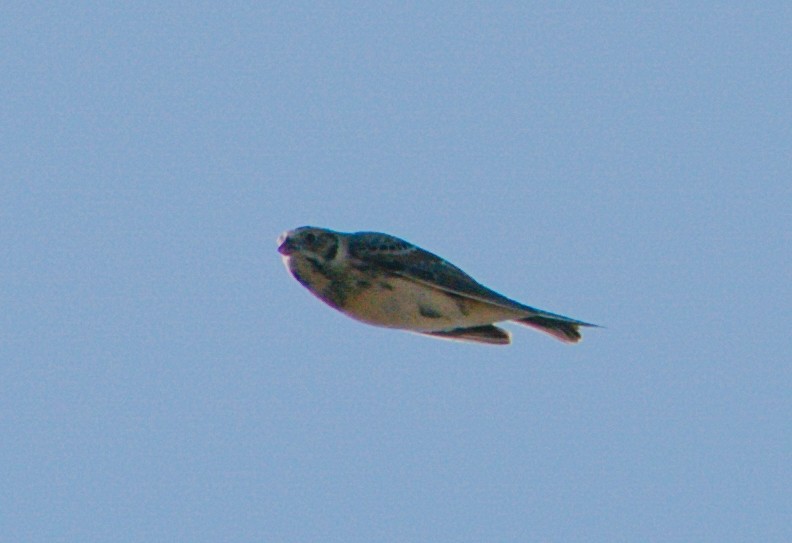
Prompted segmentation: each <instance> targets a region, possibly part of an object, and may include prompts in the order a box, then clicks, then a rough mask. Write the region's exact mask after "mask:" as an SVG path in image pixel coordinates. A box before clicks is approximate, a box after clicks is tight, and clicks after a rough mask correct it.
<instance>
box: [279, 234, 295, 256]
mask: <svg viewBox="0 0 792 543" xmlns="http://www.w3.org/2000/svg"><path fill="white" fill-rule="evenodd" d="M295 250H296V247H295V246H294V244H292V242H291V240H290V239H289V233H288V232H284V233H283V234H281V235H280V236H278V252H279V253H280V254H282V255H283V256H289V255H290V254H292V253H293V252H294V251H295Z"/></svg>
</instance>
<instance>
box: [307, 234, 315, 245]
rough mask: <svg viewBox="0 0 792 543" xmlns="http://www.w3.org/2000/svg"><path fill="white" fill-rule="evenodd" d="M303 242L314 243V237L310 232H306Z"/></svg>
mask: <svg viewBox="0 0 792 543" xmlns="http://www.w3.org/2000/svg"><path fill="white" fill-rule="evenodd" d="M305 241H306V242H307V243H309V244H310V243H313V242H314V241H316V235H314V234H312V233H311V232H308V233H307V234H305Z"/></svg>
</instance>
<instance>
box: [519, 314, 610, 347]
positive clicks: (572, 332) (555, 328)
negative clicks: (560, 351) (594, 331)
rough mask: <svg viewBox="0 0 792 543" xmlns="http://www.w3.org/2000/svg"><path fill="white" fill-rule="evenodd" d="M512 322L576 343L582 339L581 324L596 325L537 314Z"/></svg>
mask: <svg viewBox="0 0 792 543" xmlns="http://www.w3.org/2000/svg"><path fill="white" fill-rule="evenodd" d="M514 322H519V323H520V324H524V325H525V326H530V327H531V328H536V329H537V330H539V331H540V332H544V333H546V334H550V335H551V336H553V337H554V338H556V339H558V340H560V341H563V342H564V343H577V342H578V341H580V340H581V339H582V336H581V335H580V327H581V326H597V325H596V324H589V323H587V322H581V321H575V320H572V319H568V320H565V319H564V317H561V318H554V317H547V316H539V315H537V316H534V317H526V318H524V319H516V320H515V321H514Z"/></svg>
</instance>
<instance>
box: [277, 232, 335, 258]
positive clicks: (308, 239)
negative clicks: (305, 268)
mask: <svg viewBox="0 0 792 543" xmlns="http://www.w3.org/2000/svg"><path fill="white" fill-rule="evenodd" d="M338 243H339V234H338V233H337V232H333V231H332V230H325V229H324V228H316V227H313V226H301V227H300V228H295V229H294V230H289V231H287V232H284V233H283V234H281V235H280V237H278V252H279V253H280V254H282V255H283V256H284V257H290V256H292V255H293V254H295V253H298V254H300V255H302V256H304V257H306V258H308V259H310V260H313V261H315V262H322V263H324V262H329V261H331V260H333V259H334V258H335V257H336V254H337V253H338Z"/></svg>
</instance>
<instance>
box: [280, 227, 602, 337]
mask: <svg viewBox="0 0 792 543" xmlns="http://www.w3.org/2000/svg"><path fill="white" fill-rule="evenodd" d="M278 252H279V253H280V254H281V255H282V257H283V261H284V263H285V264H286V269H288V271H289V273H291V274H292V275H293V276H294V278H295V279H297V281H299V282H300V283H301V284H302V285H303V286H304V287H305V288H307V289H308V290H309V291H311V294H313V295H314V296H316V297H317V298H319V299H320V300H322V301H323V302H325V303H326V304H327V305H329V306H330V307H332V308H334V309H337V310H338V311H340V312H342V313H344V314H345V315H348V316H349V317H352V318H353V319H356V320H358V321H361V322H365V323H367V324H372V325H374V326H383V327H385V328H396V329H400V330H409V331H411V332H417V333H419V334H425V335H428V336H432V337H436V338H443V339H451V340H461V341H474V342H478V343H487V344H491V345H508V344H509V343H510V342H511V337H510V335H509V332H508V331H506V330H504V329H503V328H499V327H497V326H495V323H497V322H501V321H513V322H517V323H519V324H523V325H526V326H530V327H532V328H535V329H537V330H540V331H542V332H545V333H547V334H550V335H551V336H553V337H554V338H556V339H559V340H561V341H563V342H565V343H577V342H578V341H580V339H581V336H580V331H579V329H580V327H581V326H596V325H594V324H589V323H586V322H583V321H579V320H575V319H571V318H569V317H564V316H562V315H557V314H555V313H550V312H547V311H542V310H541V309H536V308H534V307H529V306H527V305H523V304H521V303H519V302H516V301H514V300H511V299H509V298H507V297H506V296H503V295H501V294H498V293H497V292H495V291H494V290H491V289H489V288H487V287H485V286H484V285H482V284H480V283H479V282H477V281H476V280H475V279H473V278H472V277H470V276H469V275H468V274H466V273H465V272H463V271H462V270H460V269H459V268H457V267H456V266H454V265H453V264H451V263H450V262H448V261H446V260H444V259H442V258H440V257H439V256H437V255H435V254H432V253H430V252H429V251H426V250H424V249H421V248H420V247H417V246H415V245H413V244H411V243H409V242H407V241H404V240H403V239H399V238H397V237H394V236H391V235H388V234H381V233H379V232H355V233H343V232H334V231H333V230H327V229H325V228H315V227H312V226H302V227H300V228H296V229H294V230H289V231H287V232H284V233H283V234H281V236H280V237H279V238H278Z"/></svg>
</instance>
